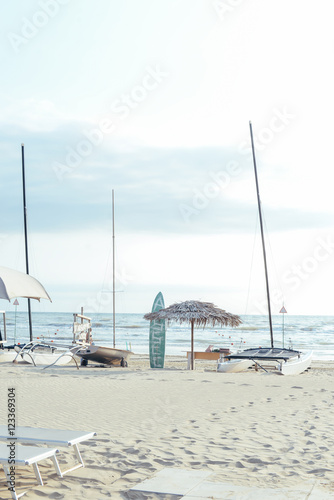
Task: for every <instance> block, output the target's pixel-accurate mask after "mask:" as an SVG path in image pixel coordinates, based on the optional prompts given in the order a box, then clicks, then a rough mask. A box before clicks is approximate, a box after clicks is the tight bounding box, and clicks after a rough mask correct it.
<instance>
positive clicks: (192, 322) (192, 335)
mask: <svg viewBox="0 0 334 500" xmlns="http://www.w3.org/2000/svg"><path fill="white" fill-rule="evenodd" d="M191 369H192V370H193V369H194V320H193V319H192V320H191Z"/></svg>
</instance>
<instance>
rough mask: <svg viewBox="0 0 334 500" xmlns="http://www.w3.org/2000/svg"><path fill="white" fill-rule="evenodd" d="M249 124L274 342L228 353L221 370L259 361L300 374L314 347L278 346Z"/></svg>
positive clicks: (241, 368) (265, 366)
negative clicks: (266, 345) (302, 349)
mask: <svg viewBox="0 0 334 500" xmlns="http://www.w3.org/2000/svg"><path fill="white" fill-rule="evenodd" d="M249 128H250V136H251V143H252V154H253V165H254V174H255V184H256V192H257V204H258V212H259V219H260V229H261V239H262V251H263V261H264V271H265V278H266V291H267V304H268V319H269V328H270V340H271V346H270V347H268V348H266V347H259V348H256V349H246V350H244V351H241V352H238V353H232V354H230V355H227V356H226V358H227V361H225V362H221V363H218V367H217V371H218V372H223V373H231V372H241V371H244V370H246V369H248V368H251V367H253V366H254V365H255V367H256V368H261V369H263V370H265V371H267V370H268V368H269V369H274V370H276V371H277V372H278V373H280V374H282V375H298V374H299V373H302V372H303V371H305V370H307V369H308V368H309V367H310V365H311V361H312V356H313V351H309V352H306V353H302V352H300V351H296V350H293V349H284V348H277V347H274V335H273V326H272V317H271V306H270V292H269V280H268V269H267V258H266V247H265V240H264V232H263V221H262V211H261V201H260V191H259V182H258V176H257V168H256V159H255V148H254V140H253V130H252V123H251V122H249Z"/></svg>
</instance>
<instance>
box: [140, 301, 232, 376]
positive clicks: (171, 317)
mask: <svg viewBox="0 0 334 500" xmlns="http://www.w3.org/2000/svg"><path fill="white" fill-rule="evenodd" d="M144 318H145V319H147V320H149V321H153V320H159V319H165V320H167V321H168V322H171V321H178V322H179V323H180V324H182V323H186V322H187V323H188V322H190V324H191V369H192V370H193V369H194V326H195V325H196V326H202V327H203V328H204V327H205V326H206V325H207V324H208V325H212V326H215V325H221V326H227V325H229V326H238V325H240V323H242V321H241V319H240V318H239V316H236V315H235V314H230V313H228V312H226V311H224V310H223V309H219V308H218V307H216V306H215V305H214V304H211V303H210V302H199V301H196V300H187V301H186V302H180V303H178V304H172V305H171V306H169V307H166V308H165V309H160V311H157V312H153V313H149V314H145V316H144Z"/></svg>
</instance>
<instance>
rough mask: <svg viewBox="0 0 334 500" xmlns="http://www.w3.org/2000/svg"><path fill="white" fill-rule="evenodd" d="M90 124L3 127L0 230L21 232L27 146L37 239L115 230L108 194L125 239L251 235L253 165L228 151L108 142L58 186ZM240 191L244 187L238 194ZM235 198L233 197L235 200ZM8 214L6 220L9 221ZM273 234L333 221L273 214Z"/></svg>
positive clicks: (272, 210)
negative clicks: (70, 152) (59, 171)
mask: <svg viewBox="0 0 334 500" xmlns="http://www.w3.org/2000/svg"><path fill="white" fill-rule="evenodd" d="M86 125H87V124H83V123H80V124H78V123H76V122H75V123H70V124H65V125H63V127H62V128H57V129H55V130H54V131H53V132H52V133H50V131H48V130H46V131H44V132H38V133H36V131H32V130H24V129H23V128H22V127H21V128H19V127H17V126H13V127H12V128H11V127H9V129H8V128H5V127H4V126H3V127H1V128H2V130H1V133H2V136H3V138H4V139H3V142H2V144H1V158H2V160H1V163H2V165H3V167H5V168H2V176H1V179H0V184H1V189H2V193H3V194H2V197H1V200H0V210H1V213H2V214H3V215H2V231H3V232H16V231H20V230H21V228H22V217H23V215H22V214H23V209H22V180H21V147H20V143H19V142H18V140H17V138H18V137H21V136H23V137H24V142H25V165H26V192H27V206H28V224H29V227H30V230H32V231H35V232H42V231H53V232H59V231H61V232H64V231H76V230H81V229H83V230H86V231H87V232H88V231H89V230H91V229H93V228H94V229H102V230H107V231H108V230H110V221H111V189H114V190H115V198H116V220H117V227H118V230H119V231H121V232H131V231H134V230H135V231H142V232H147V231H153V232H155V233H182V234H200V233H203V234H216V233H225V232H235V231H242V232H249V231H253V228H254V217H256V210H257V208H256V197H255V189H254V181H253V179H249V186H250V187H249V190H250V191H253V190H254V201H253V202H252V201H250V200H251V198H252V197H250V196H247V199H246V200H243V198H242V196H243V191H244V189H245V183H246V182H247V176H248V175H249V164H248V159H245V158H242V157H240V155H239V157H238V156H237V155H236V153H235V150H233V148H231V149H229V150H228V149H224V148H213V147H207V148H197V149H187V148H183V149H182V148H148V147H140V146H138V145H135V146H134V145H133V144H131V143H129V142H126V141H118V140H117V138H109V139H108V141H107V140H106V141H105V142H104V143H102V144H101V145H99V146H98V147H96V148H93V150H92V153H91V154H90V155H89V156H88V157H86V158H83V159H82V162H80V164H79V165H78V166H76V167H75V168H72V169H70V170H69V171H68V172H66V173H65V174H64V175H63V177H62V178H61V179H59V178H58V177H57V175H56V172H55V168H54V166H55V162H60V161H63V160H62V158H63V157H64V151H66V148H69V147H71V148H73V149H75V148H76V145H77V144H78V140H81V139H80V137H81V131H82V130H84V129H85V126H86ZM238 185H240V186H241V185H242V186H243V188H242V190H241V191H240V194H239V195H238ZM231 192H233V197H232V198H231V196H230V193H231ZM4 214H5V215H4ZM265 216H266V219H267V222H268V227H269V230H270V231H280V230H285V229H293V228H298V227H301V228H305V227H324V226H326V225H327V226H328V225H330V223H331V219H330V215H329V214H326V213H316V212H312V211H311V210H306V211H303V210H301V209H296V208H290V207H289V206H286V208H282V207H275V206H272V207H269V208H268V209H267V210H266V213H265Z"/></svg>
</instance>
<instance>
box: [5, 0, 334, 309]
mask: <svg viewBox="0 0 334 500" xmlns="http://www.w3.org/2000/svg"><path fill="white" fill-rule="evenodd" d="M333 9H334V8H333V4H332V2H331V1H330V0H322V1H321V2H319V3H317V4H315V3H314V2H311V1H309V0H306V1H305V0H295V1H294V2H291V1H288V0H280V1H279V2H278V1H274V0H247V1H246V0H158V1H157V0H155V1H154V0H141V1H138V0H122V2H119V1H117V0H94V2H93V1H92V0H37V1H35V0H16V1H15V2H10V3H9V4H8V3H6V4H2V5H1V6H0V14H1V16H0V18H1V21H0V26H1V45H0V55H1V62H2V72H1V73H2V75H1V79H0V102H1V114H0V128H1V139H0V172H1V175H0V190H1V197H0V214H1V219H0V263H1V265H2V266H7V267H11V268H13V269H17V270H21V271H25V260H24V259H25V255H24V234H23V204H22V174H21V143H24V156H25V175H26V197H27V217H28V239H29V268H30V274H31V275H33V276H34V277H36V278H37V279H38V280H39V281H40V282H41V283H42V284H43V285H44V286H45V288H46V290H47V292H48V293H49V295H50V296H51V298H52V303H49V302H46V301H41V302H40V303H38V302H34V303H33V306H32V307H33V310H34V311H41V312H48V311H50V312H52V311H64V312H65V311H66V312H73V313H74V312H79V310H80V307H84V311H85V312H87V313H88V312H89V313H101V312H111V306H112V293H111V291H112V208H111V207H112V203H111V196H112V194H111V193H112V190H114V193H115V249H116V252H115V261H116V290H117V294H116V311H117V312H127V313H146V312H149V311H150V310H151V307H152V304H153V300H154V298H155V296H156V294H157V293H158V292H159V291H161V292H162V293H163V294H164V298H165V304H166V305H170V304H172V303H174V302H179V301H183V300H204V301H209V302H213V303H215V304H216V305H217V306H219V307H221V308H223V309H226V310H227V311H229V312H232V313H234V314H241V315H244V314H266V311H267V309H266V295H265V278H264V270H263V259H262V249H261V241H260V232H259V223H258V213H257V202H256V189H255V181H254V172H253V163H252V156H251V149H250V132H249V122H250V121H251V122H252V127H253V134H254V140H255V149H256V161H257V167H258V176H259V184H260V195H261V204H262V209H263V216H264V220H265V238H266V248H267V256H268V270H269V282H270V290H271V295H272V297H271V304H272V312H273V313H274V314H278V313H279V310H280V309H281V307H282V305H283V303H284V305H285V308H286V310H287V312H288V313H289V314H312V315H317V314H319V315H332V314H333V311H334V309H333V300H332V288H333V286H332V282H333V280H332V277H333V272H334V230H333V227H334V225H333V212H334V206H333V195H332V190H333V177H334V176H333V167H332V163H333V159H332V149H333V147H332V144H333V140H332V136H333V120H332V117H333V88H334V73H333V71H332V64H331V62H332V55H333V42H334V32H333V29H332V18H333ZM19 302H21V303H20V306H19V308H21V309H24V307H25V304H24V302H25V301H24V300H22V299H21V300H20V299H19ZM0 308H1V309H6V310H13V308H14V306H13V305H12V304H9V303H8V302H5V301H1V304H0Z"/></svg>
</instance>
